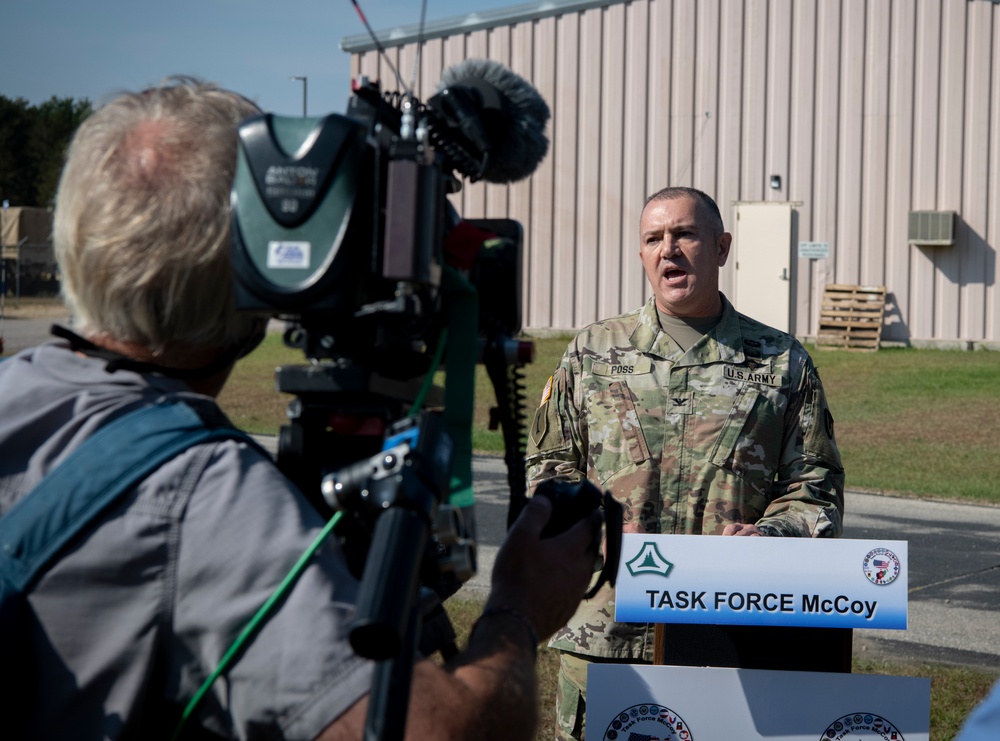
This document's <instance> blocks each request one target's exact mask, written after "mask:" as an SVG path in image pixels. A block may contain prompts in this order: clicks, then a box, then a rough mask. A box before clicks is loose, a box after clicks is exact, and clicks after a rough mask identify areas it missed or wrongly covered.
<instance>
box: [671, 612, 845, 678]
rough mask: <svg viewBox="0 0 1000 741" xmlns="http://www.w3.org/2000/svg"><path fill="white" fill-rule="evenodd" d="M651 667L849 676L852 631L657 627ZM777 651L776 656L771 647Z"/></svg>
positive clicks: (774, 627) (723, 626)
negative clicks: (820, 673) (846, 674)
mask: <svg viewBox="0 0 1000 741" xmlns="http://www.w3.org/2000/svg"><path fill="white" fill-rule="evenodd" d="M655 634H656V640H655V643H654V649H653V655H654V661H653V663H654V664H657V665H667V664H669V665H671V666H722V667H730V668H734V669H772V670H775V671H800V672H844V673H848V674H849V673H850V671H851V657H852V654H853V647H854V631H853V629H851V628H797V627H793V626H780V625H778V626H773V625H767V626H760V625H690V624H684V623H681V624H675V625H671V624H666V623H657V625H656V627H655ZM776 646H780V647H781V650H780V651H775V650H774V647H776Z"/></svg>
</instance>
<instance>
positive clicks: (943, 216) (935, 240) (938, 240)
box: [907, 211, 955, 247]
mask: <svg viewBox="0 0 1000 741" xmlns="http://www.w3.org/2000/svg"><path fill="white" fill-rule="evenodd" d="M907 235H908V239H909V242H910V244H919V245H922V246H925V247H950V246H951V245H953V244H955V212H954V211H910V221H909V227H908V229H907Z"/></svg>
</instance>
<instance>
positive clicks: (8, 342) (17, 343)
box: [0, 297, 69, 358]
mask: <svg viewBox="0 0 1000 741" xmlns="http://www.w3.org/2000/svg"><path fill="white" fill-rule="evenodd" d="M7 300H8V301H10V298H9V297H8V298H7ZM5 313H7V316H5V317H4V320H3V326H2V327H0V336H2V337H3V340H4V343H3V344H4V351H3V355H2V356H0V357H4V358H6V357H9V356H11V355H13V354H14V353H16V352H18V351H19V350H23V349H25V348H26V347H32V346H33V345H37V344H38V343H39V342H44V341H45V340H49V339H52V336H51V335H50V334H49V327H51V326H52V324H54V323H55V324H63V325H66V324H68V322H69V319H68V318H67V317H65V316H57V317H50V318H45V319H22V318H13V317H11V316H10V314H9V313H8V312H5Z"/></svg>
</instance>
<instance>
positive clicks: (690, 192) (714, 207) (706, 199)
mask: <svg viewBox="0 0 1000 741" xmlns="http://www.w3.org/2000/svg"><path fill="white" fill-rule="evenodd" d="M675 198H692V199H694V200H695V201H697V202H698V203H700V204H701V205H702V207H704V209H705V210H706V211H707V212H708V216H709V218H710V219H711V220H712V229H713V231H714V232H715V236H716V237H720V236H722V234H723V233H725V231H726V227H725V225H724V224H723V222H722V213H721V212H720V211H719V206H718V204H717V203H716V202H715V201H714V200H713V199H712V197H711V196H710V195H708V194H707V193H705V192H703V191H700V190H698V189H697V188H686V187H683V186H679V185H678V186H669V187H667V188H662V189H660V190H658V191H656V192H655V193H653V194H652V195H651V196H649V198H647V199H646V202H645V203H644V204H642V209H643V210H644V211H645V210H646V206H648V205H649V204H650V203H652V202H653V201H672V200H673V199H675Z"/></svg>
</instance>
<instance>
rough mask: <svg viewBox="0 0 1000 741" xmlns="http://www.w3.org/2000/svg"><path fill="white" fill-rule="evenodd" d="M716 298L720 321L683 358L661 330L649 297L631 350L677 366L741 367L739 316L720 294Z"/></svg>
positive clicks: (674, 344) (654, 306)
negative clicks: (720, 307)
mask: <svg viewBox="0 0 1000 741" xmlns="http://www.w3.org/2000/svg"><path fill="white" fill-rule="evenodd" d="M719 297H720V298H721V299H722V318H721V319H720V320H719V324H718V326H716V328H715V329H714V330H713V331H712V332H711V333H709V334H708V336H707V337H704V338H702V339H701V340H699V341H698V343H697V344H696V345H694V346H692V347H691V348H689V349H688V351H687V352H686V353H683V354H682V353H681V349H680V348H679V347H678V346H677V343H675V342H674V341H673V340H671V339H670V336H669V335H668V334H667V333H666V332H664V331H663V330H662V329H661V328H660V319H659V317H658V316H657V313H656V298H655V297H650V299H649V300H648V301H647V302H646V304H645V305H644V306H643V307H642V309H641V310H640V311H639V323H638V324H637V325H636V327H635V329H634V330H632V336H631V338H630V339H631V341H632V346H633V347H635V349H636V350H638V351H639V352H642V353H648V354H650V355H655V356H657V357H660V358H663V359H665V360H672V361H674V362H675V363H676V364H677V365H680V366H685V365H707V364H709V363H742V362H743V361H744V359H745V356H744V354H743V335H742V332H741V331H740V316H739V314H738V313H737V311H736V309H735V308H734V307H733V305H732V304H731V303H730V302H729V299H727V298H726V296H725V294H722V293H720V294H719Z"/></svg>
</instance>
